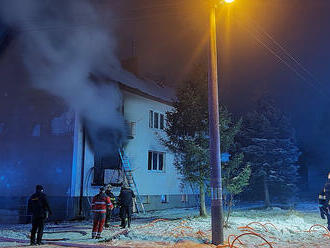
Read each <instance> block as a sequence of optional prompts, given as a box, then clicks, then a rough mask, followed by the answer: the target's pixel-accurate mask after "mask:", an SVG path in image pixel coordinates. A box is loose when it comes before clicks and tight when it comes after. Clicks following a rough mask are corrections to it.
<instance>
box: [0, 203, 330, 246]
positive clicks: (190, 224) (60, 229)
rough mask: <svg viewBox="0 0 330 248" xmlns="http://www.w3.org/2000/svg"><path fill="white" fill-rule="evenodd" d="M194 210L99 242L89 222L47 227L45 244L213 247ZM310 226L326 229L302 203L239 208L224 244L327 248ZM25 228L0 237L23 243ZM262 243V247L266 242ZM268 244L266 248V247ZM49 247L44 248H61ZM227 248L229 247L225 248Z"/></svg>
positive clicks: (5, 229) (156, 214)
mask: <svg viewBox="0 0 330 248" xmlns="http://www.w3.org/2000/svg"><path fill="white" fill-rule="evenodd" d="M197 215H198V210H197V209H171V210H163V211H153V212H149V213H147V214H145V215H137V216H136V218H135V220H134V221H133V224H132V227H131V228H130V229H128V230H127V232H124V233H122V232H123V230H122V229H120V228H119V226H118V225H119V223H118V222H116V223H112V226H111V227H110V228H107V229H105V230H104V232H103V235H102V236H103V238H104V239H103V240H102V241H103V242H101V243H100V242H98V241H96V240H93V239H91V238H90V236H91V222H89V221H86V222H73V223H72V222H71V223H61V224H60V225H54V224H51V223H50V224H47V228H46V230H45V231H46V232H47V233H45V235H44V238H45V239H54V240H55V239H65V240H64V241H60V242H65V243H66V244H72V245H73V244H85V245H88V246H81V247H92V246H90V245H94V247H106V246H120V247H176V248H179V247H180V248H181V247H182V248H183V247H212V245H210V244H209V243H210V240H211V220H210V217H208V218H200V217H197ZM315 224H321V225H326V221H325V220H322V219H321V218H320V216H319V213H318V211H317V205H316V207H315V204H311V203H305V204H301V205H299V204H298V205H297V206H296V210H283V209H282V208H280V207H274V208H272V209H267V210H256V209H248V207H247V206H245V207H241V208H238V209H237V210H235V212H234V213H233V214H232V217H231V219H230V221H229V227H227V228H225V239H226V243H228V237H229V243H231V242H232V241H233V240H234V239H235V238H236V237H237V236H239V235H242V234H244V233H249V234H244V235H243V236H242V237H241V238H239V240H237V241H236V242H235V246H237V247H238V245H239V242H241V243H244V244H245V247H270V246H269V244H271V245H272V247H274V248H275V247H276V248H280V247H292V248H293V247H297V248H298V247H299V248H301V247H306V248H307V247H310V248H314V247H320V248H326V247H328V248H330V237H329V236H324V234H326V233H327V232H326V230H324V229H323V227H321V226H314V227H313V228H312V230H311V232H308V230H309V229H310V228H311V227H312V226H313V225H315ZM29 230H30V225H1V226H0V237H6V238H12V239H18V240H28V238H27V235H28V233H29ZM265 240H266V241H265ZM267 242H269V244H267ZM57 244H58V245H55V246H54V243H53V245H48V247H60V246H61V245H60V243H57ZM22 245H23V246H24V245H27V244H19V243H13V242H2V243H1V244H0V246H3V247H5V246H8V247H15V246H16V247H17V246H22ZM66 247H70V246H67V245H66ZM71 247H74V246H71ZM227 247H229V245H228V246H227Z"/></svg>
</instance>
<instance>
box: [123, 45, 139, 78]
mask: <svg viewBox="0 0 330 248" xmlns="http://www.w3.org/2000/svg"><path fill="white" fill-rule="evenodd" d="M131 49H132V50H131V56H130V57H129V58H127V59H124V60H122V61H121V66H122V67H123V68H124V69H125V70H126V71H129V72H131V73H133V74H134V75H135V76H137V77H138V76H139V62H138V57H137V56H136V42H135V40H132V43H131Z"/></svg>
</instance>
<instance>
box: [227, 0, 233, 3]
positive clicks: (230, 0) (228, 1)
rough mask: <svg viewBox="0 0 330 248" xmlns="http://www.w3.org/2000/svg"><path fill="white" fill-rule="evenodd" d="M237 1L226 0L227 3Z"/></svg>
mask: <svg viewBox="0 0 330 248" xmlns="http://www.w3.org/2000/svg"><path fill="white" fill-rule="evenodd" d="M234 1H235V0H225V3H232V2H234Z"/></svg>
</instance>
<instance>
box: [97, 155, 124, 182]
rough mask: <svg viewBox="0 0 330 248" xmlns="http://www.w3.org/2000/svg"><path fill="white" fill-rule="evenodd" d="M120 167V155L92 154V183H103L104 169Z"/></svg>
mask: <svg viewBox="0 0 330 248" xmlns="http://www.w3.org/2000/svg"><path fill="white" fill-rule="evenodd" d="M120 168H121V162H120V157H119V155H118V154H116V153H115V154H113V155H112V156H101V155H98V154H95V155H94V177H93V185H96V186H101V185H104V171H105V170H106V169H112V170H118V169H120Z"/></svg>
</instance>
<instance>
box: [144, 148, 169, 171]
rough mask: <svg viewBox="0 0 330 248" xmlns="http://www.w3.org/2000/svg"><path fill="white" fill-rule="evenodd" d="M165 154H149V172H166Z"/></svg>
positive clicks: (150, 152) (151, 152)
mask: <svg viewBox="0 0 330 248" xmlns="http://www.w3.org/2000/svg"><path fill="white" fill-rule="evenodd" d="M164 162H165V153H163V152H154V151H149V152H148V170H149V171H164Z"/></svg>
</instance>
